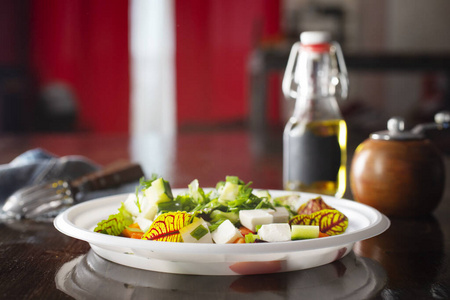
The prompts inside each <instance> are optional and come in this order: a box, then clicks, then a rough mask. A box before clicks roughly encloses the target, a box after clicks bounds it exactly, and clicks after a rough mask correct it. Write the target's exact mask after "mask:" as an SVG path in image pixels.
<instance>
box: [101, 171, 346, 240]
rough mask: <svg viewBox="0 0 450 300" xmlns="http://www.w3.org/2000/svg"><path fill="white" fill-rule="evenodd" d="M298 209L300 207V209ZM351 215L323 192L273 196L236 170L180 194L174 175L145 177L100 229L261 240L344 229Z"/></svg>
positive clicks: (144, 235)
mask: <svg viewBox="0 0 450 300" xmlns="http://www.w3.org/2000/svg"><path fill="white" fill-rule="evenodd" d="M297 212H300V214H298V213H297ZM347 227H348V219H347V217H346V216H345V215H344V214H342V213H341V212H339V211H337V210H336V209H334V208H332V207H331V206H329V205H328V204H326V203H325V201H323V199H322V198H321V197H320V196H318V197H316V198H314V199H311V200H309V201H307V202H306V203H305V202H304V201H303V199H302V200H300V196H299V194H292V195H287V196H281V197H276V198H273V197H272V195H271V194H270V191H268V190H254V189H253V188H251V183H245V182H244V181H242V180H241V179H239V178H238V177H236V176H227V177H226V180H225V181H221V182H219V183H217V185H216V188H215V189H212V190H210V191H208V192H205V190H203V189H202V188H201V187H200V184H199V182H198V180H196V179H195V180H193V181H192V182H191V183H190V184H189V185H188V189H187V192H186V193H184V194H179V195H176V197H174V195H173V193H172V189H171V187H170V184H169V182H168V181H166V180H164V179H163V178H162V177H158V176H156V175H153V176H152V178H151V179H149V180H145V179H144V178H141V180H140V182H139V186H138V187H137V188H136V194H130V195H129V196H128V198H127V199H126V200H125V201H124V202H123V203H122V204H121V207H120V208H119V210H118V212H117V213H116V214H114V215H110V216H109V217H108V218H107V219H106V220H102V221H100V222H99V223H98V224H97V227H96V228H95V229H94V230H95V231H96V232H99V233H104V234H109V235H116V236H117V235H121V236H125V237H129V238H136V239H142V240H152V241H166V242H184V243H217V244H224V243H261V242H278V241H287V240H296V239H307V238H318V237H325V236H330V235H336V234H342V233H344V232H345V230H346V229H347Z"/></svg>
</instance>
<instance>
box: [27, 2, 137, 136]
mask: <svg viewBox="0 0 450 300" xmlns="http://www.w3.org/2000/svg"><path fill="white" fill-rule="evenodd" d="M30 11H31V21H30V32H31V41H30V55H31V66H32V70H33V71H34V74H35V76H36V78H37V81H38V83H39V85H40V86H43V85H45V84H47V83H50V82H63V83H66V84H67V85H69V86H70V87H71V89H72V90H73V91H74V93H75V95H76V98H77V99H78V105H79V107H80V112H79V129H83V130H90V131H96V132H127V131H128V120H129V116H128V114H129V55H128V1H109V0H95V1H74V0H34V1H32V4H31V8H30Z"/></svg>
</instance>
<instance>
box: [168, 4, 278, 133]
mask: <svg viewBox="0 0 450 300" xmlns="http://www.w3.org/2000/svg"><path fill="white" fill-rule="evenodd" d="M175 2H176V11H175V14H176V19H175V20H176V24H175V26H176V37H177V38H176V42H177V47H176V66H177V70H176V73H177V77H176V80H177V119H178V123H179V124H180V125H181V126H182V125H186V124H205V123H220V122H224V121H225V122H227V121H240V120H243V119H245V118H246V116H247V113H248V97H249V92H248V81H249V77H248V69H247V64H248V59H249V57H250V53H251V51H252V49H253V48H254V47H255V46H256V44H257V43H263V42H264V41H265V40H268V39H271V38H273V37H275V36H277V35H279V33H280V0H246V1H237V0H235V1H229V0H190V1H184V0H176V1H175Z"/></svg>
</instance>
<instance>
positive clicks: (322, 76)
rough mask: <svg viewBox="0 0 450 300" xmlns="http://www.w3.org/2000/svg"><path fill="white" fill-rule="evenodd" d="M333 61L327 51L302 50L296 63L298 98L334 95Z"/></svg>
mask: <svg viewBox="0 0 450 300" xmlns="http://www.w3.org/2000/svg"><path fill="white" fill-rule="evenodd" d="M332 64H333V61H332V60H331V57H330V54H329V52H316V51H304V52H303V53H302V54H301V55H300V57H299V62H298V64H297V70H296V77H297V78H296V79H297V82H298V83H299V85H298V88H297V95H298V96H297V97H298V98H304V99H305V98H306V99H307V98H321V97H323V98H327V97H330V96H334V95H335V88H334V87H335V86H334V85H333V82H332V79H333V75H334V74H333V69H334V67H333V65H332Z"/></svg>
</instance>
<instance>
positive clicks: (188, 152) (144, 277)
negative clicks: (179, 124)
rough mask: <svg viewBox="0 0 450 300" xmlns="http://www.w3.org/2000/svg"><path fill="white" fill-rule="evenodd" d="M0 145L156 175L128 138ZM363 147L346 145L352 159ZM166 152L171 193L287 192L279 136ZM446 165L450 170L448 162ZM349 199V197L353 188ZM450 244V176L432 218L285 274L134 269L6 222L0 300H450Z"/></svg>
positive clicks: (180, 143) (47, 225)
mask: <svg viewBox="0 0 450 300" xmlns="http://www.w3.org/2000/svg"><path fill="white" fill-rule="evenodd" d="M0 139H1V143H0V163H2V164H7V163H9V162H10V161H11V160H12V159H14V157H16V156H17V155H19V154H21V153H23V152H24V151H26V150H29V149H33V148H37V147H40V148H43V149H46V150H47V151H50V152H52V153H54V154H55V155H58V156H66V155H75V154H76V155H82V156H85V157H87V158H89V159H91V160H93V161H95V162H97V163H99V164H101V165H107V164H109V163H112V162H114V161H116V160H118V159H127V160H131V161H137V162H139V163H141V164H142V165H143V167H144V171H145V173H146V174H147V175H150V174H151V172H154V171H155V170H153V167H152V165H151V164H149V161H152V160H151V159H150V158H149V159H146V156H145V155H142V152H144V153H149V154H148V155H150V154H151V153H152V152H151V149H150V150H148V151H149V152H146V150H145V149H142V148H140V147H142V143H141V142H142V140H140V141H139V142H136V141H134V139H133V138H130V137H129V136H127V135H103V136H98V135H95V134H83V133H73V134H72V133H71V134H58V135H55V134H41V135H36V134H33V135H16V136H1V137H0ZM142 139H145V137H144V138H142ZM360 141H361V140H358V139H357V140H354V141H353V142H352V144H351V145H349V146H350V147H349V152H350V153H349V154H350V155H351V153H352V152H353V151H354V149H355V147H356V145H357V144H358V143H359V142H360ZM144 144H145V143H144ZM150 144H151V143H150ZM153 146H154V144H153ZM133 147H138V148H139V149H138V150H139V151H138V150H136V149H133ZM150 148H151V147H150ZM139 153H141V154H139ZM161 153H165V155H167V156H168V157H167V158H164V159H163V160H162V161H159V165H158V161H156V162H155V164H154V166H155V169H158V168H159V170H156V171H160V172H162V173H164V176H165V177H166V179H167V180H168V181H170V183H171V185H172V187H173V188H184V187H187V185H188V184H189V183H190V182H191V181H192V180H193V179H195V178H197V179H198V180H199V182H200V184H201V185H202V186H205V187H206V186H213V185H215V184H216V183H217V181H219V180H223V179H224V178H225V176H226V175H237V176H239V177H240V178H241V179H243V180H244V181H251V182H253V184H252V186H253V187H254V188H265V189H282V146H281V135H280V134H279V133H277V134H274V135H270V136H269V137H268V138H265V139H261V137H260V136H254V135H252V134H251V133H249V132H248V131H246V130H242V129H237V130H234V129H230V130H222V131H217V130H205V131H191V132H181V133H179V134H178V135H177V136H176V137H175V138H174V139H173V140H172V142H171V143H170V151H167V149H163V150H161V151H160V154H161ZM161 155H163V154H161ZM148 157H149V156H148ZM161 162H162V163H161ZM445 162H446V169H447V171H450V159H449V158H448V157H446V158H445ZM345 198H347V199H352V194H351V191H350V189H349V188H347V192H346V194H345ZM449 241H450V182H449V180H448V178H447V181H446V190H445V193H444V197H443V200H442V202H441V203H440V205H439V207H438V208H437V210H436V211H435V212H434V213H433V214H432V215H429V216H423V217H416V218H391V227H390V228H389V229H388V230H387V231H386V232H384V233H383V234H381V235H379V236H377V237H374V238H370V239H368V240H364V241H360V242H357V243H356V244H355V246H354V248H353V251H352V252H351V253H350V254H349V255H347V256H345V257H344V258H342V259H341V260H339V261H336V262H333V263H331V264H328V265H324V266H320V267H316V268H312V269H308V270H302V271H295V272H288V273H278V274H267V275H250V276H225V277H223V276H218V277H217V276H192V275H190V276H189V275H174V274H166V273H158V272H151V271H144V270H139V269H132V268H128V267H125V266H121V265H118V264H115V263H112V262H109V261H107V260H105V259H103V258H101V257H99V256H98V255H96V254H95V253H94V252H93V251H92V250H91V248H90V246H89V244H88V243H86V242H84V241H80V240H77V239H73V238H71V237H68V236H65V235H64V234H62V233H60V232H58V231H57V230H56V229H55V228H54V226H53V223H52V222H51V221H48V222H45V221H32V220H10V221H3V222H2V223H0V265H1V269H0V298H1V299H72V298H75V299H141V298H142V299H175V298H180V299H206V297H208V298H218V299H230V298H232V297H233V298H245V299H301V298H302V297H304V298H306V297H307V299H337V298H339V299H448V298H450V242H449Z"/></svg>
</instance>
